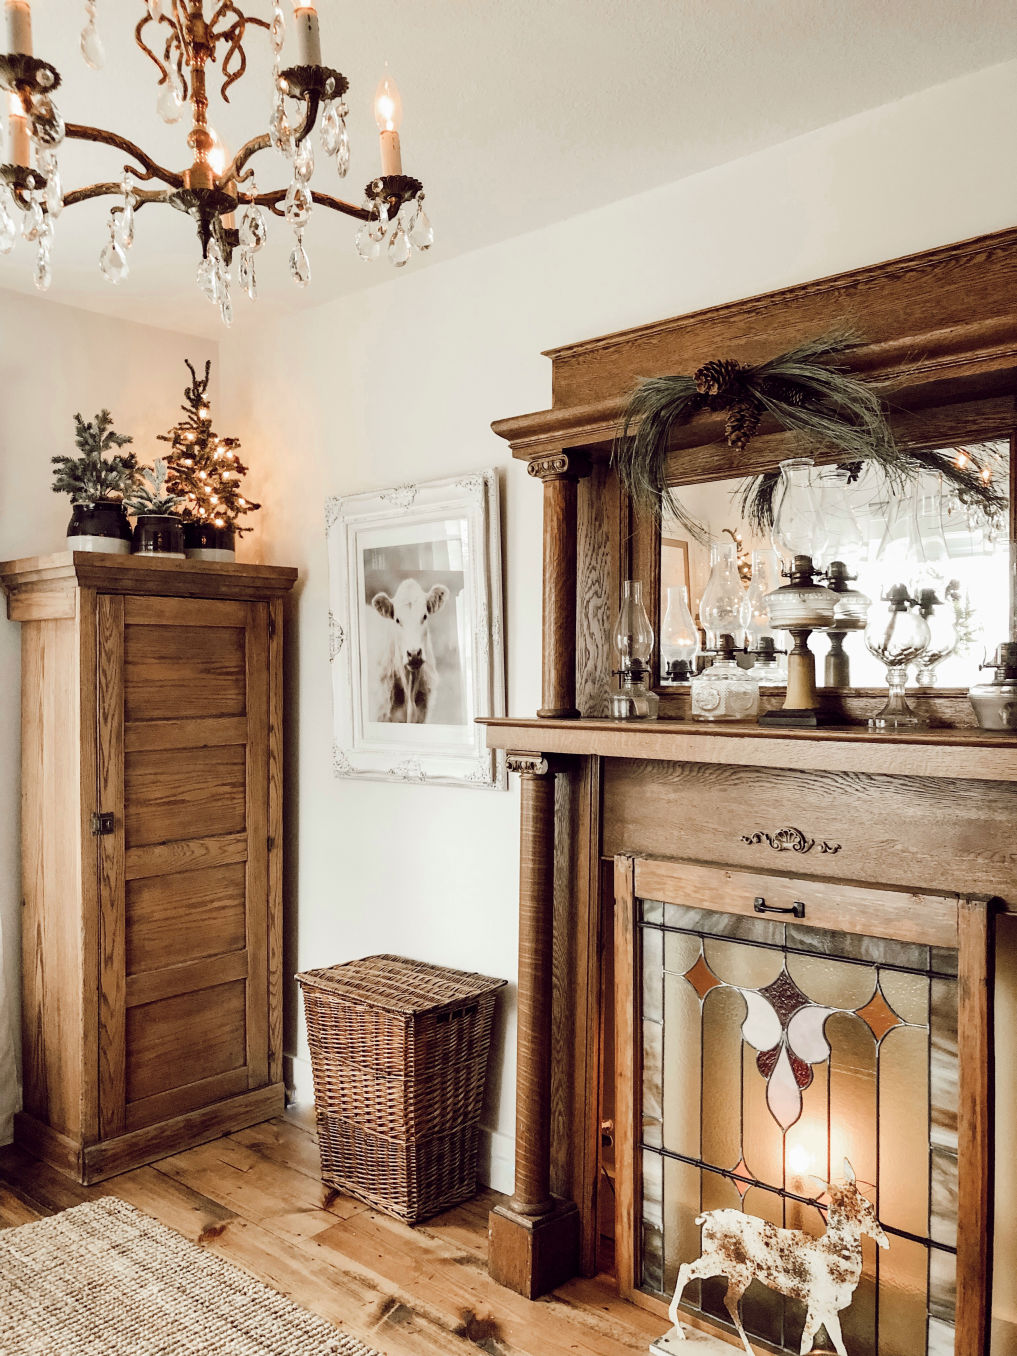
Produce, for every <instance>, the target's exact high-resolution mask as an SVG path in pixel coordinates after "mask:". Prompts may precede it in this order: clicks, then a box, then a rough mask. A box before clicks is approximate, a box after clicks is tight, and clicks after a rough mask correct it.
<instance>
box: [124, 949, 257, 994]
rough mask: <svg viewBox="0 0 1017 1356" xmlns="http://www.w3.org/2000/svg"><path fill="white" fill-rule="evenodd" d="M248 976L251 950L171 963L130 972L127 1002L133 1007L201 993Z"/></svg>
mask: <svg viewBox="0 0 1017 1356" xmlns="http://www.w3.org/2000/svg"><path fill="white" fill-rule="evenodd" d="M246 978H247V952H246V951H232V952H230V953H229V954H228V955H225V956H206V957H205V958H204V959H203V960H196V961H187V962H186V963H185V964H183V965H169V966H167V967H166V968H165V969H164V970H146V971H145V973H144V974H140V975H128V977H127V997H126V1002H127V1006H128V1007H129V1008H135V1007H138V1006H139V1005H140V1004H142V1003H156V1002H159V1001H160V1000H161V999H163V998H175V997H176V996H177V995H178V994H182V993H197V992H198V990H199V989H210V988H211V987H212V986H213V985H214V984H225V983H227V982H228V981H229V980H231V979H246Z"/></svg>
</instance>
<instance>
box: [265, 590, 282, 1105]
mask: <svg viewBox="0 0 1017 1356" xmlns="http://www.w3.org/2000/svg"><path fill="white" fill-rule="evenodd" d="M268 673H269V726H268V836H269V851H268V957H267V964H268V1078H269V1082H270V1083H278V1082H279V1081H280V1080H281V1078H282V1067H283V1063H282V1062H283V809H282V807H283V772H284V768H283V715H282V711H283V704H282V694H283V600H282V599H281V598H274V599H273V600H272V602H271V603H269V631H268Z"/></svg>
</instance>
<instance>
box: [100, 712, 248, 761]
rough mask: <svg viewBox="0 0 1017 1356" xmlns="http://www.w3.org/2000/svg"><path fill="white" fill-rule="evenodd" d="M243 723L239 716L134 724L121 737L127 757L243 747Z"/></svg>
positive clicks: (241, 717) (244, 730)
mask: <svg viewBox="0 0 1017 1356" xmlns="http://www.w3.org/2000/svg"><path fill="white" fill-rule="evenodd" d="M246 738H247V721H246V720H245V719H244V717H243V716H212V717H207V718H204V719H200V718H199V719H191V717H189V716H188V717H186V718H185V719H183V720H135V721H132V722H131V723H130V724H128V726H127V728H126V731H125V733H124V747H125V748H126V750H127V752H128V753H135V752H137V751H139V750H142V749H202V748H221V747H222V746H223V745H226V744H243V743H244V741H245V740H246Z"/></svg>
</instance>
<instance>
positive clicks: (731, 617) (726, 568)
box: [699, 541, 748, 650]
mask: <svg viewBox="0 0 1017 1356" xmlns="http://www.w3.org/2000/svg"><path fill="white" fill-rule="evenodd" d="M747 614H748V604H747V599H746V596H745V586H744V584H743V583H742V581H741V576H740V575H739V574H738V548H737V546H736V545H735V543H734V542H733V541H732V542H714V543H713V545H712V546H711V547H710V577H709V579H708V580H707V581H706V588H705V589H703V596H702V598H700V600H699V620H700V621H701V622H702V624H703V629H704V630H705V632H706V648H707V649H708V650H717V649H719V648H720V638H721V636H722V635H724V634H725V632H726V633H727V634H728V635H730V636H732V637H737V638H738V642H739V643H740V640H741V637H742V634H743V633H744V630H745V622H746V619H747Z"/></svg>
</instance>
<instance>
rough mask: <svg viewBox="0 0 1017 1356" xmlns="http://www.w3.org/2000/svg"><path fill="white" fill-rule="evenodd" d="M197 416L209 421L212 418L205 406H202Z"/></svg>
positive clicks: (210, 412)
mask: <svg viewBox="0 0 1017 1356" xmlns="http://www.w3.org/2000/svg"><path fill="white" fill-rule="evenodd" d="M198 414H199V416H200V417H201V418H202V419H211V417H212V411H211V410H210V409H209V408H208V406H207V405H202V407H201V409H200V410H199V411H198Z"/></svg>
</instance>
